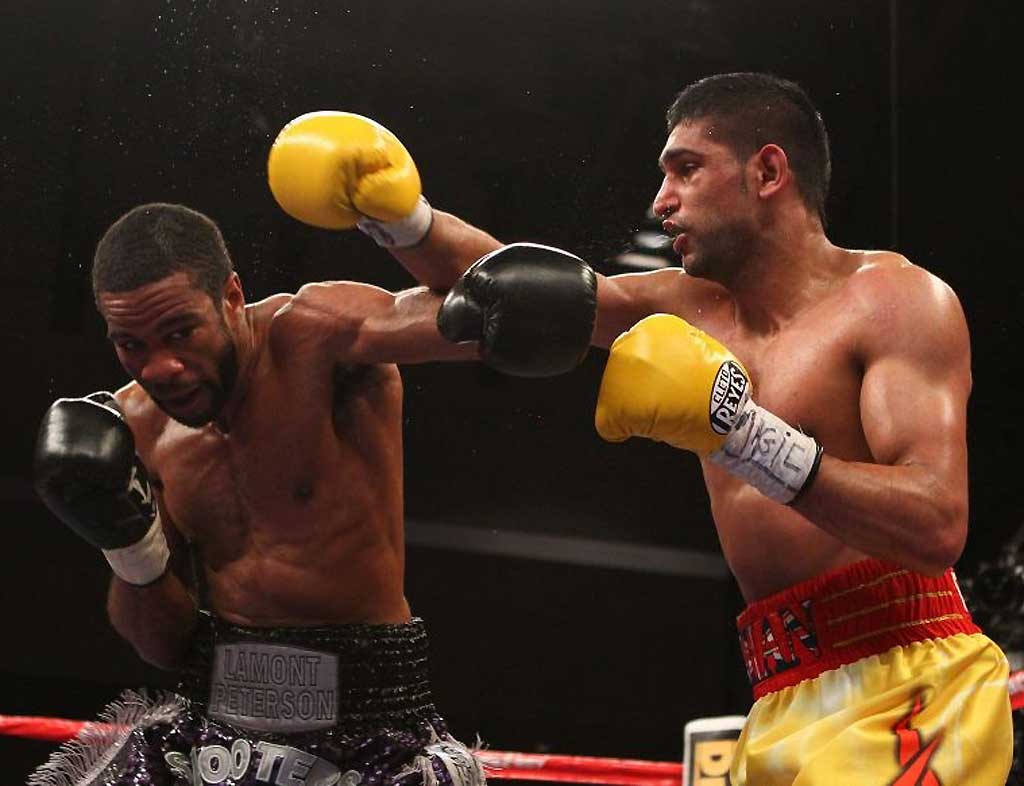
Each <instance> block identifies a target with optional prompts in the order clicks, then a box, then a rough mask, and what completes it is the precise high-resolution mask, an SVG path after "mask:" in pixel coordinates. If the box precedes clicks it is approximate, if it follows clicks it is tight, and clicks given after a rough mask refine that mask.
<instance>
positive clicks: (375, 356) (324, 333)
mask: <svg viewBox="0 0 1024 786" xmlns="http://www.w3.org/2000/svg"><path fill="white" fill-rule="evenodd" d="M443 299H444V296H443V295H442V294H439V293H437V292H434V291H432V290H430V289H428V288H427V287H418V288H415V289H410V290H406V291H404V292H399V293H397V294H395V293H391V292H388V291H387V290H384V289H381V288H379V287H375V286H371V285H369V284H361V283H355V282H328V283H318V284H307V285H306V286H304V287H302V289H300V290H299V292H298V293H297V294H296V295H295V297H294V298H292V301H291V303H289V305H288V306H287V307H286V308H285V309H282V310H281V311H279V312H278V314H277V315H276V316H275V320H276V321H278V322H279V323H280V327H279V328H278V329H277V337H276V339H272V340H282V339H283V343H284V344H285V346H283V347H281V349H282V350H283V351H286V352H292V351H294V350H295V349H296V348H297V347H304V348H306V349H308V350H311V351H314V352H318V353H321V354H322V355H323V356H324V357H325V359H326V360H329V361H330V362H332V363H348V364H377V363H424V362H429V361H436V360H468V359H472V358H475V357H476V354H477V350H476V344H475V343H473V344H463V345H459V344H453V343H451V342H449V341H447V340H445V339H444V338H443V337H442V336H441V334H440V332H439V331H438V328H437V310H438V308H439V307H440V305H441V302H442V300H443Z"/></svg>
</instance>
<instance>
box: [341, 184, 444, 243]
mask: <svg viewBox="0 0 1024 786" xmlns="http://www.w3.org/2000/svg"><path fill="white" fill-rule="evenodd" d="M433 223H434V210H433V208H431V207H430V203H429V202H428V201H427V200H426V197H424V196H420V200H419V202H417V203H416V207H415V208H413V211H412V212H411V213H410V214H409V215H407V216H406V217H405V218H400V219H398V220H397V221H378V220H377V219H375V218H369V217H363V218H361V219H359V223H357V224H356V226H357V227H358V228H359V229H360V231H362V232H364V233H366V234H367V235H369V236H370V237H372V238H373V239H374V240H375V241H377V245H378V246H383V247H384V248H408V247H409V246H415V245H416V244H417V243H419V242H420V241H421V240H422V239H423V238H425V237H426V236H427V232H429V231H430V227H431V225H432V224H433Z"/></svg>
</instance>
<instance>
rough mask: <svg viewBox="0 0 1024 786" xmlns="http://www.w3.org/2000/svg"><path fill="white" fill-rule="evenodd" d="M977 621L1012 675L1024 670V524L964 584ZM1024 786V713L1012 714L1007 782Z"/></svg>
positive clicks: (972, 613)
mask: <svg viewBox="0 0 1024 786" xmlns="http://www.w3.org/2000/svg"><path fill="white" fill-rule="evenodd" d="M961 588H962V589H963V593H964V600H965V601H966V602H967V607H968V608H969V609H970V610H971V615H972V616H973V617H974V621H975V622H976V623H977V624H978V625H980V626H981V628H982V629H983V630H984V631H985V633H986V635H988V637H989V638H991V639H992V640H993V641H995V642H996V643H997V644H998V645H999V646H1000V647H1002V648H1003V652H1005V653H1006V657H1007V659H1009V661H1010V672H1011V673H1012V672H1015V671H1020V670H1022V669H1024V523H1022V524H1021V525H1020V527H1019V528H1018V529H1017V532H1016V534H1015V535H1014V536H1013V537H1012V538H1010V540H1009V541H1007V543H1006V544H1005V545H1004V546H1003V548H1002V549H1001V550H1000V552H999V554H998V555H997V556H996V558H995V559H994V560H992V561H990V562H980V563H978V568H977V570H976V571H975V572H974V575H972V576H968V577H966V578H965V579H963V580H962V581H961ZM1006 783H1007V786H1011V784H1024V712H1020V711H1018V712H1014V713H1013V765H1012V766H1011V768H1010V776H1009V778H1008V779H1007V781H1006Z"/></svg>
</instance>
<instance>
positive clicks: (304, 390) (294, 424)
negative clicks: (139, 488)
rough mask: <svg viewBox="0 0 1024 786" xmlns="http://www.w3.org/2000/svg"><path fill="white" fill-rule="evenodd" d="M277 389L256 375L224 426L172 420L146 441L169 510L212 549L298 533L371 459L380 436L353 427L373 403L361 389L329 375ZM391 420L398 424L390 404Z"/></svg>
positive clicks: (366, 470)
mask: <svg viewBox="0 0 1024 786" xmlns="http://www.w3.org/2000/svg"><path fill="white" fill-rule="evenodd" d="M277 388H278V384H277V383H276V382H275V381H273V380H264V381H263V383H262V384H261V385H260V386H259V387H258V389H257V392H254V393H252V394H250V396H249V397H248V398H247V400H246V402H245V406H244V407H243V408H242V410H241V412H240V414H239V417H238V418H237V420H236V422H235V423H234V424H233V425H232V428H231V430H230V431H229V432H227V433H224V432H222V431H220V430H218V429H217V428H216V427H214V426H213V425H208V426H206V427H203V428H201V429H190V428H186V427H183V426H180V425H179V424H176V423H171V424H169V425H168V427H167V428H166V429H165V431H164V433H163V434H162V435H161V436H160V438H159V439H158V440H157V442H156V445H155V446H154V449H153V452H152V463H153V466H154V468H155V470H156V472H157V474H158V477H159V480H160V483H161V486H162V496H163V500H164V506H165V508H166V509H167V512H168V514H169V515H170V517H171V518H172V520H173V521H174V523H175V525H176V526H177V527H178V528H179V529H180V530H181V531H182V532H183V533H185V534H186V535H187V536H189V537H190V538H193V539H195V540H197V541H199V542H200V543H204V544H206V545H207V546H208V547H210V548H216V550H218V551H223V550H226V551H231V550H232V549H238V548H242V544H244V543H246V542H248V541H251V540H252V539H253V538H258V539H262V541H263V542H264V543H265V544H266V543H281V542H283V541H286V540H290V539H292V538H301V537H302V536H303V535H302V528H303V526H304V525H303V522H306V523H308V524H307V525H308V526H313V524H314V523H315V522H316V521H318V520H322V519H323V517H324V516H325V515H327V511H329V510H335V509H336V508H337V507H338V504H339V503H338V500H339V489H344V488H345V487H349V486H352V485H357V484H359V483H360V482H361V481H362V480H363V479H364V478H365V477H366V475H367V474H369V473H370V472H371V469H372V468H373V467H374V466H376V464H377V463H378V462H377V461H376V458H375V457H373V456H367V455H366V446H368V445H369V446H373V445H377V444H380V443H382V442H385V441H386V440H385V439H384V438H383V437H382V436H381V435H379V434H378V435H367V434H363V433H361V432H360V431H359V428H360V423H361V422H362V421H360V419H359V417H358V415H359V413H362V412H363V410H365V409H372V406H371V405H370V404H368V403H367V401H366V400H365V397H364V396H360V395H359V394H355V395H351V396H345V395H344V392H342V395H340V396H339V395H337V392H336V391H335V390H334V388H333V386H332V384H330V383H327V384H324V385H320V386H318V385H317V384H316V383H315V382H312V381H307V384H304V385H299V386H297V388H296V389H295V390H293V391H292V390H290V389H288V386H287V385H285V386H282V389H277ZM399 396H400V394H399ZM399 402H400V397H399ZM393 420H394V421H395V423H396V424H400V415H399V414H398V413H397V412H396V413H395V416H394V418H393ZM367 422H370V423H376V422H377V421H376V420H372V421H367ZM395 441H396V444H400V443H398V441H397V439H396V440H395ZM387 471H393V468H381V469H380V470H379V472H380V473H381V474H386V473H387ZM399 480H400V479H399Z"/></svg>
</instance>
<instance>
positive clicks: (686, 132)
mask: <svg viewBox="0 0 1024 786" xmlns="http://www.w3.org/2000/svg"><path fill="white" fill-rule="evenodd" d="M658 165H659V166H660V167H661V170H662V171H663V172H664V173H665V177H664V178H663V179H662V183H661V188H660V189H659V190H658V194H657V196H656V197H655V198H654V203H653V206H652V207H653V209H654V212H655V213H656V214H657V215H659V216H661V217H662V219H663V224H662V227H663V229H664V230H665V231H666V232H667V233H668V234H670V235H672V236H673V237H674V238H675V240H674V242H673V245H672V248H673V250H674V251H675V252H676V253H677V254H679V256H680V258H681V260H682V265H683V268H684V269H685V270H686V272H687V273H689V274H690V275H693V276H700V277H704V278H713V279H716V280H719V281H723V282H727V281H729V280H730V279H731V278H732V276H733V274H734V272H735V271H736V270H737V268H738V267H739V266H740V265H741V264H742V262H743V260H744V258H745V257H746V256H747V255H748V254H749V250H750V249H751V248H752V246H753V243H754V241H755V239H756V233H757V222H756V220H755V214H754V212H753V211H754V209H755V205H754V203H753V202H752V200H751V195H750V193H749V189H748V188H747V182H746V171H745V167H744V164H743V162H741V161H738V160H737V159H736V157H735V155H734V154H733V153H732V151H731V150H729V148H727V147H726V146H725V145H723V144H721V143H719V142H717V141H715V138H714V127H713V125H712V124H711V123H707V122H695V123H681V124H679V125H677V126H676V127H675V128H674V129H672V133H670V134H669V136H668V140H667V141H666V142H665V148H664V149H663V150H662V153H661V157H660V158H659V159H658Z"/></svg>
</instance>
